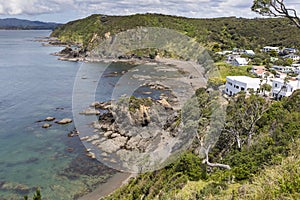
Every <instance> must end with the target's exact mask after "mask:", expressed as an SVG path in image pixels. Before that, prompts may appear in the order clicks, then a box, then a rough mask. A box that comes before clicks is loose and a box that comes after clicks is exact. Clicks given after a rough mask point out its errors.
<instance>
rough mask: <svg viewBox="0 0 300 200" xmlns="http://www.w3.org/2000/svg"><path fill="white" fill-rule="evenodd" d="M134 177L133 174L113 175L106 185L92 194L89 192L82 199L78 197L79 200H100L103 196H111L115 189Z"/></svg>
mask: <svg viewBox="0 0 300 200" xmlns="http://www.w3.org/2000/svg"><path fill="white" fill-rule="evenodd" d="M134 176H135V175H134V174H130V173H122V172H119V173H117V174H115V175H113V176H112V177H111V178H109V179H108V180H107V182H106V183H104V184H101V185H100V186H99V187H98V188H97V189H96V190H94V191H93V192H91V193H89V194H87V195H85V196H83V197H80V198H79V200H98V199H101V198H102V197H105V196H107V195H109V194H111V193H112V192H114V191H115V190H116V189H118V188H119V187H121V186H122V185H124V184H126V183H127V182H128V181H129V180H130V178H132V177H134Z"/></svg>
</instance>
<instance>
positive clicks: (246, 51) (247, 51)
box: [244, 50, 255, 56]
mask: <svg viewBox="0 0 300 200" xmlns="http://www.w3.org/2000/svg"><path fill="white" fill-rule="evenodd" d="M244 53H245V54H246V55H249V56H254V55H255V53H254V51H253V50H245V51H244Z"/></svg>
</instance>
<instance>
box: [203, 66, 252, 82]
mask: <svg viewBox="0 0 300 200" xmlns="http://www.w3.org/2000/svg"><path fill="white" fill-rule="evenodd" d="M215 66H216V69H217V70H218V71H217V72H216V73H215V74H214V75H213V76H212V78H210V80H209V81H210V82H211V83H213V84H216V85H222V84H225V83H226V76H250V77H254V75H253V74H251V73H250V72H249V71H250V69H251V67H252V66H250V65H247V66H233V65H231V64H228V63H225V62H217V63H215Z"/></svg>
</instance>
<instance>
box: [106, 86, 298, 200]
mask: <svg viewBox="0 0 300 200" xmlns="http://www.w3.org/2000/svg"><path fill="white" fill-rule="evenodd" d="M196 95H197V98H198V101H199V104H200V107H202V105H204V104H205V105H206V104H210V102H213V101H214V99H215V98H214V94H212V95H209V93H208V92H207V91H206V90H205V89H199V90H197V92H196ZM210 96H211V97H212V98H210ZM202 109H204V110H203V112H204V113H207V114H204V115H202V116H201V118H200V120H199V124H200V125H203V127H199V131H201V130H202V129H204V127H205V126H206V125H207V124H206V123H203V121H205V122H207V121H208V122H209V119H207V117H208V116H209V115H208V114H209V110H210V109H209V107H206V108H202ZM299 121H300V90H297V91H295V92H294V93H293V95H292V96H291V97H289V98H284V99H282V101H280V102H273V103H270V102H269V101H267V100H265V99H264V98H262V97H260V96H258V95H254V94H253V95H251V96H250V97H246V95H245V94H243V93H242V94H240V95H238V96H236V97H235V98H233V99H231V100H230V102H229V104H228V106H227V117H226V123H225V127H224V129H223V130H222V132H221V136H220V137H219V139H218V142H217V144H216V146H215V147H214V148H213V149H212V150H211V151H210V153H209V158H210V162H222V163H224V164H228V165H230V167H231V169H230V170H223V169H221V168H215V167H209V166H207V165H205V164H202V160H201V159H200V158H199V157H198V156H197V155H196V154H194V152H195V151H196V150H197V149H196V147H197V145H198V144H197V143H198V142H197V140H196V141H195V144H194V145H192V147H191V149H190V150H189V151H187V152H186V153H184V154H183V155H182V156H181V157H180V158H179V159H178V160H177V161H176V162H175V163H173V164H171V165H169V166H167V167H165V168H164V169H161V170H158V171H155V172H153V173H146V174H141V175H139V176H138V177H137V178H134V179H132V180H131V181H130V183H129V184H128V185H125V186H123V187H122V188H120V189H118V190H117V191H116V192H115V193H114V194H112V195H111V196H109V197H107V198H106V199H297V198H299V196H300V188H299V185H300V182H299V181H300V177H299V166H300V165H299V164H300V161H299V155H300V154H299V153H300V124H299ZM200 135H201V137H202V134H200Z"/></svg>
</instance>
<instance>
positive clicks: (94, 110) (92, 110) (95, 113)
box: [79, 108, 100, 115]
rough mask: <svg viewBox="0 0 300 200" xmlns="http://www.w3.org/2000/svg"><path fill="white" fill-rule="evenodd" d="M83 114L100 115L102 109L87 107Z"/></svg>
mask: <svg viewBox="0 0 300 200" xmlns="http://www.w3.org/2000/svg"><path fill="white" fill-rule="evenodd" d="M79 114H81V115H100V111H99V110H96V109H92V108H87V109H86V110H84V111H82V112H80V113H79Z"/></svg>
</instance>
